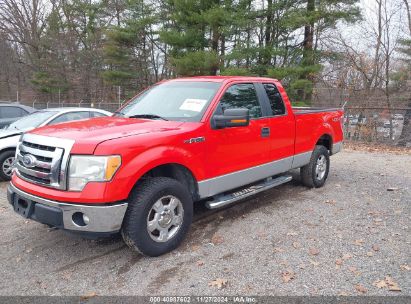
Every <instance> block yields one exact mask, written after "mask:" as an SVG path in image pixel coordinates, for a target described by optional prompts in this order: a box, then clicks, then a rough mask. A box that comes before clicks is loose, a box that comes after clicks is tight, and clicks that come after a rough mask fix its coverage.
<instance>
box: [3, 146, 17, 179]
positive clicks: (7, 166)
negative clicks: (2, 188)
mask: <svg viewBox="0 0 411 304" xmlns="http://www.w3.org/2000/svg"><path fill="white" fill-rule="evenodd" d="M15 153H16V152H15V151H4V152H2V153H0V166H1V170H0V180H2V181H9V180H10V179H11V175H12V173H13V172H12V169H13V164H14V155H15Z"/></svg>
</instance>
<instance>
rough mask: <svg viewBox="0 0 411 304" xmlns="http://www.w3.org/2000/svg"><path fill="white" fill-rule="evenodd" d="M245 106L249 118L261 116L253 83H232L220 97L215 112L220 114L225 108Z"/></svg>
mask: <svg viewBox="0 0 411 304" xmlns="http://www.w3.org/2000/svg"><path fill="white" fill-rule="evenodd" d="M234 108H246V109H249V110H250V118H258V117H261V116H262V113H261V106H260V103H259V102H258V98H257V92H256V90H255V87H254V84H252V83H240V84H234V85H232V86H231V87H229V88H228V89H227V91H225V93H224V95H223V97H222V98H221V99H220V104H219V105H218V109H217V113H218V114H222V113H224V111H225V110H226V109H234Z"/></svg>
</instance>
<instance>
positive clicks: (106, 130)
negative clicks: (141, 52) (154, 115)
mask: <svg viewBox="0 0 411 304" xmlns="http://www.w3.org/2000/svg"><path fill="white" fill-rule="evenodd" d="M183 123H184V122H181V121H165V120H152V119H135V118H123V117H99V118H92V119H88V120H80V121H75V122H67V123H62V124H57V125H52V126H44V127H41V128H38V129H35V130H33V131H31V132H29V133H33V134H37V135H43V136H50V137H58V138H67V139H73V140H74V141H75V145H74V147H73V150H72V153H84V154H92V153H93V152H94V149H95V147H96V146H97V145H98V144H99V143H102V142H104V141H106V140H110V139H115V138H120V137H126V136H134V135H139V134H145V133H155V132H167V131H172V130H176V129H178V128H179V126H181V125H182V124H183Z"/></svg>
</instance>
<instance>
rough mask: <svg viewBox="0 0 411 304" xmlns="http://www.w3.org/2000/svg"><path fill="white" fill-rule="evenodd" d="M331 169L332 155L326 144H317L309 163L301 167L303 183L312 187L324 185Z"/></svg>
mask: <svg viewBox="0 0 411 304" xmlns="http://www.w3.org/2000/svg"><path fill="white" fill-rule="evenodd" d="M329 170H330V155H329V153H328V150H327V148H326V147H324V146H315V149H314V151H313V153H312V154H311V159H310V162H309V163H308V165H305V166H304V167H302V168H301V169H300V174H301V181H302V183H303V184H304V185H305V186H307V187H310V188H319V187H322V186H324V184H325V181H326V180H327V177H328V171H329Z"/></svg>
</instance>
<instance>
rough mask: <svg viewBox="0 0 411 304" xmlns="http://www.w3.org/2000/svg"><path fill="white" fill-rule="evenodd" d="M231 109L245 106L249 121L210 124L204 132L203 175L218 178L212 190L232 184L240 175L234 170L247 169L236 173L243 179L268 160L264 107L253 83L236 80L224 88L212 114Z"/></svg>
mask: <svg viewBox="0 0 411 304" xmlns="http://www.w3.org/2000/svg"><path fill="white" fill-rule="evenodd" d="M233 108H247V109H249V111H250V124H249V125H248V126H242V127H226V128H222V129H215V128H212V127H210V130H209V134H207V149H208V151H207V156H208V166H207V169H208V172H207V176H208V177H209V178H210V179H211V178H215V177H218V185H217V184H216V185H214V186H213V187H212V188H213V189H210V190H211V191H213V192H215V191H219V190H221V189H222V187H223V188H224V187H225V185H227V187H230V185H233V184H236V181H235V180H236V179H238V178H239V177H240V175H238V174H235V173H236V172H238V171H241V170H247V172H242V173H241V172H240V173H239V174H241V175H242V179H243V180H245V181H246V182H247V176H248V175H249V174H250V175H251V176H252V175H253V174H254V175H255V174H256V173H255V172H254V171H253V169H252V168H253V167H255V166H259V165H261V164H264V163H267V162H269V156H270V155H269V147H270V129H269V123H270V122H269V119H268V118H264V108H263V107H262V105H261V103H260V100H259V98H258V95H257V90H256V88H255V85H254V84H253V83H237V84H233V85H231V86H230V87H228V88H227V90H226V91H225V93H224V95H223V96H222V98H221V99H220V101H219V104H218V107H217V109H216V111H215V112H214V115H222V114H223V112H224V110H226V109H233ZM210 125H211V124H210ZM230 180H231V181H230ZM216 193H218V192H216ZM210 194H211V193H210Z"/></svg>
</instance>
